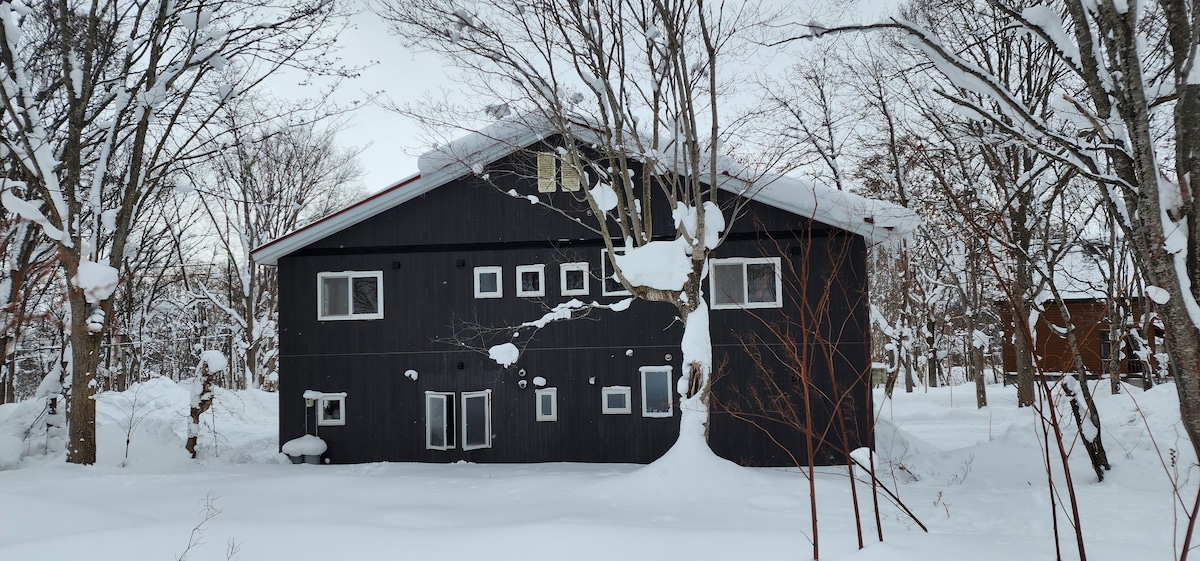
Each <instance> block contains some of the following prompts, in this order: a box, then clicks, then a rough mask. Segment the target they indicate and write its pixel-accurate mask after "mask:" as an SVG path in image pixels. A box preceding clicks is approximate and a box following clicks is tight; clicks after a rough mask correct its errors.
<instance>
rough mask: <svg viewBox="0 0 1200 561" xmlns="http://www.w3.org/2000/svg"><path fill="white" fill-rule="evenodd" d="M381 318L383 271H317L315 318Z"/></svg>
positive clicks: (326, 319)
mask: <svg viewBox="0 0 1200 561" xmlns="http://www.w3.org/2000/svg"><path fill="white" fill-rule="evenodd" d="M382 317H383V271H342V272H340V273H317V319H318V320H320V321H329V320H352V319H380V318H382Z"/></svg>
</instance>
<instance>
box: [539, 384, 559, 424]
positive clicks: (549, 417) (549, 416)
mask: <svg viewBox="0 0 1200 561" xmlns="http://www.w3.org/2000/svg"><path fill="white" fill-rule="evenodd" d="M544 395H548V396H550V412H549V413H544V412H542V396H544ZM533 397H534V413H535V415H536V416H537V420H538V421H557V420H558V388H539V389H537V390H534V392H533Z"/></svg>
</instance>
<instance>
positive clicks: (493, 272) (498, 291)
mask: <svg viewBox="0 0 1200 561" xmlns="http://www.w3.org/2000/svg"><path fill="white" fill-rule="evenodd" d="M475 297H476V298H503V297H504V269H502V268H500V267H475Z"/></svg>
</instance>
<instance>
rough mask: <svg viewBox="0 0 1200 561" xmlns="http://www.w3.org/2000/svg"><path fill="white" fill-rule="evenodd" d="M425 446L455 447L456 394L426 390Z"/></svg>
mask: <svg viewBox="0 0 1200 561" xmlns="http://www.w3.org/2000/svg"><path fill="white" fill-rule="evenodd" d="M425 448H428V449H430V450H451V449H453V448H454V394H453V393H450V392H425Z"/></svg>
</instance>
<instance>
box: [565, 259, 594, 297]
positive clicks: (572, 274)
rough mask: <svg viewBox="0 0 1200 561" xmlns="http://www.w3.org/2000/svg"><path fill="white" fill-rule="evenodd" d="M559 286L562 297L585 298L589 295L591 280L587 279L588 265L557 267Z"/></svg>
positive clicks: (577, 264) (575, 264)
mask: <svg viewBox="0 0 1200 561" xmlns="http://www.w3.org/2000/svg"><path fill="white" fill-rule="evenodd" d="M558 278H559V286H560V287H561V288H562V295H563V296H587V295H588V294H590V293H591V287H590V286H588V285H589V284H590V281H591V278H590V277H588V264H587V262H586V261H584V262H580V263H562V264H560V265H559V266H558Z"/></svg>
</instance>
